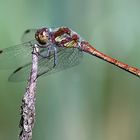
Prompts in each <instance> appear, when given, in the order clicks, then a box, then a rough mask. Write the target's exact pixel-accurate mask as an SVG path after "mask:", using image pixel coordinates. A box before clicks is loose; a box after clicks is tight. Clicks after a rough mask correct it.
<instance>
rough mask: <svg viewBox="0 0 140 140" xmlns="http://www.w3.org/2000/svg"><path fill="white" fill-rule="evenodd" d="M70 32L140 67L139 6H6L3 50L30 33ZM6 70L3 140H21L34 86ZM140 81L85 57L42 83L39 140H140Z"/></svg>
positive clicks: (118, 1)
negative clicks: (24, 104)
mask: <svg viewBox="0 0 140 140" xmlns="http://www.w3.org/2000/svg"><path fill="white" fill-rule="evenodd" d="M59 26H68V27H70V28H72V29H73V30H74V31H76V32H78V33H79V34H80V35H81V36H82V37H83V38H85V39H86V40H87V41H89V42H90V43H91V44H92V45H94V46H95V47H96V48H97V49H98V50H100V51H102V52H104V53H106V54H108V55H110V56H113V57H115V58H117V59H119V60H121V61H123V62H126V63H128V64H130V65H133V66H137V67H140V63H139V58H140V55H139V54H140V1H139V0H12V1H10V0H1V1H0V49H2V48H6V47H9V46H13V45H16V44H19V43H20V38H21V35H22V33H23V31H24V30H26V29H28V28H41V27H59ZM11 72H12V70H0V140H16V139H18V134H19V127H18V124H19V120H20V105H21V99H22V96H23V94H24V92H25V88H26V82H21V83H10V82H8V81H7V78H8V75H10V73H11ZM139 106H140V79H139V78H137V77H135V76H133V75H131V74H129V73H127V72H125V71H123V70H120V69H118V68H116V67H115V66H112V65H111V64H108V63H106V62H103V61H102V60H99V59H98V58H95V57H92V56H90V55H87V54H85V55H84V58H83V61H82V63H81V64H80V65H79V66H77V67H74V68H71V69H68V70H65V71H62V72H59V73H55V74H52V75H50V76H47V77H42V78H40V79H39V80H38V87H37V99H36V111H37V113H36V123H35V127H34V130H33V140H39V139H40V140H139V139H140V110H139Z"/></svg>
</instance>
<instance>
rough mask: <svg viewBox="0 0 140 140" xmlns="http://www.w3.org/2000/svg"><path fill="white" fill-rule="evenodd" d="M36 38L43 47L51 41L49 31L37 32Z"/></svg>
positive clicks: (46, 29)
mask: <svg viewBox="0 0 140 140" xmlns="http://www.w3.org/2000/svg"><path fill="white" fill-rule="evenodd" d="M35 38H36V40H37V41H38V42H39V43H40V44H41V45H45V44H47V42H48V40H49V29H48V28H42V29H39V30H37V32H36V33H35Z"/></svg>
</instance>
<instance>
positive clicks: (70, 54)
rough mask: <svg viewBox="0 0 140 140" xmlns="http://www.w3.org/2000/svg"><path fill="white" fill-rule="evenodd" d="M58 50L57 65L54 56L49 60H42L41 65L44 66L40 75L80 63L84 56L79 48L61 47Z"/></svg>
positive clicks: (40, 70)
mask: <svg viewBox="0 0 140 140" xmlns="http://www.w3.org/2000/svg"><path fill="white" fill-rule="evenodd" d="M58 51H59V52H58V53H57V59H58V60H57V65H56V66H55V67H54V57H52V59H50V60H48V61H47V62H46V61H45V60H43V61H41V63H40V65H42V66H43V67H40V69H39V71H38V76H41V75H48V74H51V73H55V72H58V71H61V70H64V69H67V68H71V67H74V66H76V65H78V64H79V63H80V61H81V58H82V56H83V53H82V51H80V50H79V49H77V48H59V50H58ZM46 68H47V69H46Z"/></svg>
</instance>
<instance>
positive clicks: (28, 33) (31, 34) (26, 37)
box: [21, 29, 37, 43]
mask: <svg viewBox="0 0 140 140" xmlns="http://www.w3.org/2000/svg"><path fill="white" fill-rule="evenodd" d="M36 31H37V29H27V30H25V31H24V33H23V35H22V37H21V42H22V43H24V42H29V41H30V40H34V39H35V33H36Z"/></svg>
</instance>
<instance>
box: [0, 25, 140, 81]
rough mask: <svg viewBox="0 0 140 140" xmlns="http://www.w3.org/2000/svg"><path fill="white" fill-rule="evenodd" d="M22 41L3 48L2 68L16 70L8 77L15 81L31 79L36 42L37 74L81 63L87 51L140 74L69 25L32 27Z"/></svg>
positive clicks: (137, 74)
mask: <svg viewBox="0 0 140 140" xmlns="http://www.w3.org/2000/svg"><path fill="white" fill-rule="evenodd" d="M22 42H23V43H22V44H19V45H16V46H12V47H9V48H5V49H3V50H0V68H4V69H9V68H14V69H15V70H14V71H13V73H12V74H11V75H10V76H9V78H8V80H9V81H11V82H17V81H24V80H27V76H28V75H29V73H30V70H31V64H32V62H31V55H32V50H33V47H34V46H35V45H36V46H37V47H38V48H39V50H40V51H39V53H38V57H39V59H38V76H37V77H40V76H42V75H48V74H51V73H54V72H57V71H61V70H64V69H67V68H70V67H73V66H76V65H78V64H79V63H80V62H81V59H82V57H83V52H85V53H88V54H90V55H93V56H96V57H98V58H100V59H102V60H104V61H106V62H109V63H111V64H113V65H115V66H117V67H119V68H121V69H123V70H125V71H127V72H129V73H131V74H133V75H136V76H138V77H140V70H139V69H138V68H135V67H132V66H129V65H128V64H125V63H123V62H120V61H118V60H117V59H114V58H112V57H110V56H108V55H106V54H104V53H102V52H100V51H98V50H96V49H95V48H94V47H93V46H92V45H91V44H90V43H89V42H88V41H86V40H84V39H83V38H82V37H81V36H80V35H79V34H78V33H76V32H75V31H73V30H72V29H70V28H68V27H58V28H46V27H45V28H41V29H28V30H26V31H25V32H24V34H23V36H22Z"/></svg>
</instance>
